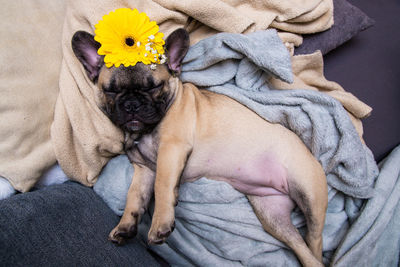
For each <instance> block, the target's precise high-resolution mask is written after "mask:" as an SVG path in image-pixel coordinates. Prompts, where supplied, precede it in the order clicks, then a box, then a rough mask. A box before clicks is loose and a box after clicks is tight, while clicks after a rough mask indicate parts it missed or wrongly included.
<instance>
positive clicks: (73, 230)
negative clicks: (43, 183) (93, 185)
mask: <svg viewBox="0 0 400 267" xmlns="http://www.w3.org/2000/svg"><path fill="white" fill-rule="evenodd" d="M118 221H119V217H118V216H117V215H115V214H113V212H112V211H111V210H110V209H109V208H108V207H107V205H106V204H105V203H104V202H103V201H102V200H101V198H100V197H99V196H97V195H96V193H95V192H94V191H93V190H92V189H90V188H87V187H84V186H82V185H79V184H77V183H73V182H67V183H65V184H61V185H54V186H48V187H46V188H44V189H42V190H38V191H34V192H28V193H25V194H17V195H15V196H12V197H10V198H8V199H5V200H1V201H0V259H1V266H60V265H61V266H160V265H159V263H158V262H157V261H156V260H155V258H153V257H152V256H151V255H150V254H149V253H148V252H147V250H146V248H145V247H144V246H143V245H142V244H141V243H140V242H139V240H138V239H132V240H129V241H128V242H127V244H126V245H125V246H115V245H114V244H113V243H111V242H110V241H108V240H107V236H108V233H109V232H110V231H111V229H113V228H114V227H115V226H116V225H117V223H118Z"/></svg>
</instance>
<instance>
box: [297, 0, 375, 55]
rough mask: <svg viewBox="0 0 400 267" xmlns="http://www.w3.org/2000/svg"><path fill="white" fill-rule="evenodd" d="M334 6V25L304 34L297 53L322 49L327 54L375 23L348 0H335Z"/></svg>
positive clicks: (307, 52) (308, 52)
mask: <svg viewBox="0 0 400 267" xmlns="http://www.w3.org/2000/svg"><path fill="white" fill-rule="evenodd" d="M333 7H334V8H333V18H334V24H333V26H332V27H331V28H330V29H329V30H327V31H324V32H320V33H315V34H304V35H303V44H302V45H300V46H299V47H298V48H296V49H295V51H294V52H295V54H296V55H299V54H310V53H313V52H315V51H316V50H321V52H322V54H323V55H325V54H327V53H328V52H329V51H331V50H333V49H335V48H336V47H338V46H340V45H341V44H343V43H345V42H346V41H348V40H350V39H351V38H352V37H353V36H355V35H356V34H358V33H359V32H361V31H363V30H365V29H367V28H369V27H371V26H372V25H374V23H375V22H374V20H373V19H371V18H370V17H368V16H367V15H366V14H365V13H364V12H362V11H361V10H360V9H358V8H357V7H355V6H353V5H352V4H350V3H348V2H347V1H346V0H334V2H333Z"/></svg>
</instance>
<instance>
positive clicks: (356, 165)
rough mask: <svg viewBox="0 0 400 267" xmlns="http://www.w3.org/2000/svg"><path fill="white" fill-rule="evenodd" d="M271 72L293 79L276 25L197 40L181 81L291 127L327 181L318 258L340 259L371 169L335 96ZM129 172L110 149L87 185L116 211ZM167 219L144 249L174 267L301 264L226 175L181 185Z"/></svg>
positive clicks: (296, 216) (146, 222)
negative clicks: (156, 242)
mask: <svg viewBox="0 0 400 267" xmlns="http://www.w3.org/2000/svg"><path fill="white" fill-rule="evenodd" d="M260 40H262V42H260ZM249 48H251V49H249ZM271 55H273V56H272V57H271ZM272 77H274V78H280V79H285V80H287V81H290V79H291V78H292V76H291V60H290V56H289V53H288V51H287V50H286V48H285V46H284V45H283V43H282V42H281V41H280V39H279V37H278V35H277V32H276V31H275V30H267V31H258V32H254V33H251V34H247V35H246V36H244V35H240V34H228V33H221V34H218V35H215V36H212V37H210V38H207V39H204V40H202V41H200V42H198V43H197V44H196V45H194V46H192V47H191V48H190V49H189V52H188V54H187V57H185V59H184V64H183V66H182V74H181V78H182V80H184V81H190V82H191V83H194V84H197V85H199V84H201V85H202V86H203V87H204V88H206V89H208V90H211V91H214V92H218V93H222V94H225V95H228V96H230V97H232V98H233V99H235V100H237V101H239V102H240V103H242V104H244V105H246V106H248V107H249V108H250V109H252V110H253V111H255V112H256V113H258V114H259V115H260V116H262V117H263V118H265V119H267V120H269V121H271V122H274V123H281V124H282V125H284V126H285V127H287V128H289V129H291V130H292V131H294V132H295V133H296V134H298V135H299V137H300V138H301V139H302V140H303V141H304V143H305V144H306V145H307V146H308V147H309V148H310V150H311V151H312V153H313V154H314V156H315V157H316V158H317V159H318V160H319V161H320V162H321V164H322V166H323V168H324V170H325V172H326V174H327V179H328V184H329V193H328V200H329V202H328V210H327V216H326V221H325V227H324V232H323V240H324V241H323V242H324V243H323V248H324V262H325V264H329V263H330V262H331V260H332V259H333V258H334V257H335V259H336V258H337V259H339V258H340V256H341V254H334V253H335V250H336V248H337V247H338V246H339V245H340V244H341V242H342V240H343V238H345V237H346V235H347V233H348V231H350V229H351V224H352V223H353V222H358V220H359V219H358V218H359V215H360V212H361V210H362V206H363V204H364V203H365V202H366V201H367V200H364V199H365V198H368V197H370V196H371V195H372V192H373V186H374V181H375V178H376V176H377V175H378V169H377V166H376V164H375V161H374V159H373V157H372V153H371V152H370V151H369V149H368V148H367V147H366V146H365V145H364V144H363V143H362V142H361V140H360V138H359V136H358V134H357V132H356V130H355V128H354V126H353V124H352V123H351V120H350V118H349V116H348V114H347V112H346V110H345V109H344V108H343V106H342V105H341V104H340V103H339V102H338V101H337V100H335V99H334V98H332V97H329V96H327V95H326V94H324V93H322V92H318V91H315V90H300V89H298V90H276V89H274V88H273V86H272V84H271V83H270V80H271V78H272ZM265 138H268V136H265ZM116 170H118V172H117V173H116ZM133 172H134V170H133V167H132V165H131V164H130V163H129V161H128V160H127V158H126V156H119V157H116V158H114V159H112V160H111V161H110V163H109V164H108V165H107V166H106V168H105V169H104V171H103V172H102V174H101V176H100V178H99V181H98V182H97V183H96V185H95V186H94V190H95V191H96V192H97V193H98V194H99V195H100V196H102V197H103V199H104V200H105V201H106V202H107V203H108V204H109V206H110V207H111V208H112V209H113V210H114V211H115V212H116V213H117V214H122V212H123V210H124V205H125V200H126V193H127V190H128V188H129V185H130V181H131V177H132V175H133ZM116 176H118V177H119V179H115V177H116ZM382 201H384V200H383V199H382ZM376 212H378V211H377V210H374V209H372V210H371V213H376ZM151 214H152V211H151V210H150V211H149V213H148V214H147V216H145V217H144V219H143V223H142V224H141V225H140V228H139V233H140V236H141V238H143V240H146V238H147V232H148V230H149V227H150V224H151ZM175 217H176V228H175V230H174V232H173V233H172V235H171V236H170V237H169V238H168V240H167V243H166V244H163V245H161V246H155V247H152V249H153V250H154V251H156V252H157V253H159V254H160V255H161V256H162V257H164V258H165V259H166V260H167V261H168V262H169V263H170V264H171V265H172V266H242V265H245V266H260V265H271V266H299V263H298V261H297V259H296V257H295V256H294V254H293V253H292V252H291V251H290V250H288V249H287V248H286V247H285V245H284V244H282V243H281V242H279V241H277V240H276V239H274V238H273V237H271V236H270V235H269V234H268V233H266V232H265V231H264V230H263V228H262V226H261V224H260V222H259V221H258V219H257V218H256V216H255V214H254V212H253V210H252V207H251V205H250V204H249V202H248V200H247V198H246V196H245V195H243V194H241V193H240V192H238V191H236V190H235V189H234V188H233V187H231V186H230V185H229V184H227V183H224V182H220V181H213V180H208V179H206V178H201V179H199V180H197V181H195V182H193V183H184V184H182V185H181V186H180V191H179V204H178V206H177V207H176V209H175ZM292 222H293V224H294V225H295V226H296V227H298V228H299V229H300V232H301V233H304V231H305V230H306V228H305V220H304V217H303V215H302V214H301V212H300V211H299V210H298V209H296V210H295V211H294V212H293V213H292ZM349 242H350V244H353V243H352V242H354V240H351V241H349ZM350 248H353V246H352V245H350ZM350 248H349V247H343V249H342V250H343V251H347V249H350ZM334 255H338V256H334Z"/></svg>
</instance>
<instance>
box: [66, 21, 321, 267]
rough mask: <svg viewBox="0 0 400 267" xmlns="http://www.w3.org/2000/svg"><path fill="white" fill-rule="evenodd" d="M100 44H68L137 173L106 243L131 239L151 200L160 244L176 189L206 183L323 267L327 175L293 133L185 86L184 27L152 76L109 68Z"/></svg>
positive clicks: (76, 40) (153, 236) (152, 234)
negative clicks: (245, 203) (229, 191)
mask: <svg viewBox="0 0 400 267" xmlns="http://www.w3.org/2000/svg"><path fill="white" fill-rule="evenodd" d="M99 46H100V44H99V43H97V42H96V41H95V40H94V39H93V36H92V35H90V34H89V33H86V32H82V31H79V32H76V33H75V35H74V36H73V38H72V48H73V51H74V53H75V55H76V56H77V58H78V59H79V61H80V62H81V63H82V65H83V67H84V68H85V70H86V72H87V75H88V77H89V78H90V79H91V81H92V82H93V83H94V84H95V85H96V86H97V87H98V89H99V90H98V92H97V100H96V101H97V104H98V106H99V108H100V109H101V110H103V112H104V113H105V114H106V115H107V116H108V117H109V118H110V120H111V121H112V122H113V123H114V124H115V125H117V126H118V127H120V128H121V129H122V130H123V131H124V132H125V135H126V138H125V139H126V140H125V150H126V154H127V155H128V157H129V159H130V161H131V162H132V164H133V166H134V169H135V172H134V175H133V178H132V184H131V186H130V188H129V192H128V196H127V203H126V208H125V212H124V214H123V216H122V218H121V221H120V222H119V224H118V225H117V226H116V227H115V228H114V229H113V230H112V231H111V233H110V235H109V239H110V240H111V241H113V242H116V243H118V244H119V243H122V242H123V241H124V239H126V238H131V237H133V236H135V234H136V232H137V226H138V224H139V222H140V219H141V217H142V215H143V213H144V212H145V210H146V209H147V206H148V204H149V200H150V198H151V197H152V196H153V194H154V196H155V209H154V214H153V218H152V225H151V228H150V231H149V233H148V242H149V243H150V244H160V243H162V242H164V241H165V240H166V238H167V237H168V236H169V234H170V233H171V232H172V231H173V229H174V218H175V217H174V207H175V206H176V205H177V199H178V188H179V184H180V183H183V182H187V181H194V180H196V179H198V178H200V177H207V178H209V179H215V180H220V181H225V182H227V183H229V184H231V185H232V186H233V187H234V188H236V189H237V190H239V191H240V192H242V193H244V194H245V195H246V196H247V197H248V199H249V202H250V203H251V205H252V207H253V209H254V212H255V213H256V215H257V217H258V218H259V220H260V222H261V224H262V225H263V227H264V229H265V230H266V231H267V232H268V233H270V234H271V235H273V236H274V237H276V238H277V239H279V240H281V241H282V242H284V243H285V244H286V245H287V246H288V247H290V248H291V249H292V250H293V251H294V252H295V253H296V255H297V257H298V259H299V260H300V262H301V263H302V264H303V265H304V266H322V230H323V227H324V221H325V212H326V208H327V184H326V177H325V174H324V171H323V169H322V167H321V165H320V164H319V162H318V161H317V160H316V159H315V158H314V157H313V155H312V154H311V153H310V151H309V150H308V149H307V147H306V146H305V145H304V144H303V142H302V141H301V140H300V139H299V137H298V136H297V135H296V134H294V133H293V132H291V131H290V130H288V129H286V128H285V127H283V126H281V125H279V124H272V123H269V122H268V121H266V120H264V119H262V118H261V117H259V116H258V115H257V114H256V113H254V112H253V111H251V110H249V109H248V108H246V107H245V106H243V105H242V104H240V103H238V102H236V101H235V100H233V99H231V98H229V97H227V96H224V95H220V94H216V93H212V92H210V91H206V90H200V89H198V88H197V87H195V86H194V85H192V84H188V83H186V84H182V82H181V81H180V80H179V78H178V75H179V73H180V71H181V63H182V60H183V58H184V56H185V55H186V52H187V50H188V48H189V36H188V33H187V32H186V31H185V30H184V29H178V30H176V31H174V32H173V33H171V34H170V35H169V36H168V38H167V39H166V44H165V49H166V51H167V52H166V53H167V57H168V62H167V63H166V64H163V65H158V66H157V68H156V69H155V70H154V69H153V68H150V66H149V65H144V64H142V63H138V64H136V65H135V66H130V67H124V66H122V65H121V66H120V67H118V68H116V67H111V68H107V67H105V65H104V63H103V57H101V56H99V55H98V54H97V49H98V48H99ZM295 205H298V206H299V208H300V209H301V210H302V212H303V213H304V216H305V218H306V223H307V228H308V233H307V234H306V237H305V241H304V240H303V238H302V237H301V235H300V234H299V232H298V231H297V229H296V228H295V227H294V226H293V224H292V222H291V219H290V213H291V211H292V209H293V208H294V207H295Z"/></svg>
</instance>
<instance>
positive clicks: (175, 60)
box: [165, 28, 190, 74]
mask: <svg viewBox="0 0 400 267" xmlns="http://www.w3.org/2000/svg"><path fill="white" fill-rule="evenodd" d="M189 46H190V41H189V34H188V32H187V31H186V30H185V29H183V28H180V29H177V30H175V31H174V32H172V33H171V34H170V35H169V36H168V37H167V40H166V41H165V48H166V51H167V57H168V68H169V69H170V70H171V71H172V72H173V73H175V74H179V73H181V65H182V61H183V58H184V57H185V55H186V53H187V51H188V49H189Z"/></svg>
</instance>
